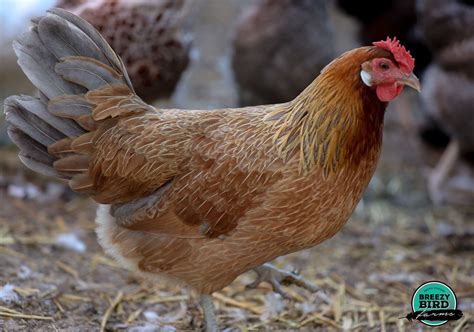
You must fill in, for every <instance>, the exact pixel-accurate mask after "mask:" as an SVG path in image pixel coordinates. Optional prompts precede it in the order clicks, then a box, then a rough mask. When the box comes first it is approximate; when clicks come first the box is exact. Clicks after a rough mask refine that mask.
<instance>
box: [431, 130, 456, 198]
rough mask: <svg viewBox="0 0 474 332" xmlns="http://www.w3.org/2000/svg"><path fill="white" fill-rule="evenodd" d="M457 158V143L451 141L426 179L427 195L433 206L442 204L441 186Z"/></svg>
mask: <svg viewBox="0 0 474 332" xmlns="http://www.w3.org/2000/svg"><path fill="white" fill-rule="evenodd" d="M458 156H459V143H458V142H457V141H456V140H454V139H453V140H452V141H451V142H450V143H449V145H448V147H447V148H446V150H445V151H444V152H443V155H442V156H441V158H440V160H439V162H438V164H437V165H436V167H435V168H434V169H433V170H432V171H431V174H430V175H429V177H428V193H429V195H430V198H431V200H432V201H433V203H434V204H436V205H438V204H441V203H442V202H443V196H444V195H443V193H442V188H441V187H442V185H443V184H444V183H445V181H446V178H447V177H448V175H449V173H450V172H451V170H452V169H453V167H454V165H455V164H456V161H457V159H458Z"/></svg>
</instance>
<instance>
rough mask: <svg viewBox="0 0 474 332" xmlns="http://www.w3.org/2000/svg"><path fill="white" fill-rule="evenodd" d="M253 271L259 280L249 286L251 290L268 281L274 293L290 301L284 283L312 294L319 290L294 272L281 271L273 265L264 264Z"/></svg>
mask: <svg viewBox="0 0 474 332" xmlns="http://www.w3.org/2000/svg"><path fill="white" fill-rule="evenodd" d="M253 270H254V271H255V272H256V273H257V279H255V281H254V282H253V283H251V284H250V285H248V287H250V288H255V287H257V286H258V285H259V284H260V283H261V282H262V281H266V282H268V283H269V284H270V285H272V288H273V291H274V292H276V293H278V294H280V295H281V296H282V297H284V298H286V299H290V298H291V297H290V296H289V295H288V294H286V293H285V291H284V290H283V289H282V288H281V284H282V283H284V284H295V285H297V286H299V287H302V288H305V289H307V290H309V291H311V292H316V291H317V290H318V288H317V287H316V286H315V285H312V284H310V283H308V282H307V281H306V280H304V279H303V278H302V277H301V276H299V275H298V274H296V273H294V272H288V271H285V270H280V269H278V268H276V267H275V266H273V265H271V264H263V265H262V266H259V267H256V268H254V269H253Z"/></svg>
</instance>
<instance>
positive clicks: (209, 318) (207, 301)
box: [201, 294, 219, 332]
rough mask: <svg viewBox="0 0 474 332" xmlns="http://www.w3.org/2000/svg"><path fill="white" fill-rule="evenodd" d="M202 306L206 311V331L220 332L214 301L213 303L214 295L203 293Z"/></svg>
mask: <svg viewBox="0 0 474 332" xmlns="http://www.w3.org/2000/svg"><path fill="white" fill-rule="evenodd" d="M201 306H202V310H203V311H204V323H205V326H206V332H218V331H219V328H218V327H217V321H216V314H215V312H214V310H215V309H214V303H212V295H205V294H202V295H201Z"/></svg>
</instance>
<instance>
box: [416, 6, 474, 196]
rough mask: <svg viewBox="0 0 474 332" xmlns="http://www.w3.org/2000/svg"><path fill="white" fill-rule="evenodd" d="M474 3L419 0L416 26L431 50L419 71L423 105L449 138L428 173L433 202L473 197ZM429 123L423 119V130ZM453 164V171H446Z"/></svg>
mask: <svg viewBox="0 0 474 332" xmlns="http://www.w3.org/2000/svg"><path fill="white" fill-rule="evenodd" d="M473 4H474V3H471V5H469V4H468V2H461V1H456V0H449V1H439V0H424V1H419V3H418V11H419V17H420V19H419V22H420V29H421V31H422V32H423V36H424V38H425V40H426V43H427V44H428V45H429V46H430V48H431V50H432V51H433V54H434V55H435V61H434V62H433V64H432V65H430V67H429V68H428V69H427V71H426V72H425V74H424V75H423V81H424V82H425V83H426V84H425V89H424V91H423V93H422V94H421V99H422V105H423V110H424V111H425V112H426V113H427V114H428V116H429V117H430V118H431V119H433V120H434V122H435V123H436V127H440V128H441V130H442V131H443V132H444V133H447V134H448V136H449V137H450V138H451V140H450V142H449V145H448V147H447V148H446V149H445V152H444V153H443V155H442V157H441V158H440V160H439V162H438V164H437V166H436V167H435V168H434V170H433V171H432V172H431V174H430V175H429V177H428V191H429V194H430V197H431V199H432V201H433V202H434V203H435V204H440V203H443V202H451V203H463V204H472V203H473V202H474V167H473V164H472V161H473V158H472V156H473V155H474V132H473V128H474V110H473V107H472V105H474V6H473ZM431 123H432V122H431ZM432 127H433V126H432V125H429V126H428V125H427V124H426V123H425V124H423V130H424V131H426V128H430V129H431V128H432ZM469 156H470V158H469ZM455 170H456V172H454V173H455V176H450V173H453V171H455Z"/></svg>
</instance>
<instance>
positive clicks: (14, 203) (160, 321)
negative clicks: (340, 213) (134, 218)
mask: <svg viewBox="0 0 474 332" xmlns="http://www.w3.org/2000/svg"><path fill="white" fill-rule="evenodd" d="M205 3H206V4H207V5H206V6H209V7H206V6H203V7H201V8H199V10H198V11H197V14H196V15H197V17H198V19H196V21H198V22H200V23H199V24H197V25H196V26H197V27H198V28H196V30H195V33H196V36H195V38H196V40H197V41H199V43H200V47H201V53H200V55H199V57H197V58H196V59H195V60H194V61H195V64H194V66H193V67H192V68H191V70H190V71H189V72H188V73H187V74H186V76H185V77H184V79H183V82H182V83H181V85H180V87H179V88H178V91H177V92H176V94H175V96H174V97H173V99H172V100H171V101H169V103H170V104H174V105H179V106H182V107H187V106H191V105H197V106H200V105H201V104H199V103H198V102H200V103H203V102H202V100H203V99H204V98H208V99H207V100H208V103H207V104H206V105H205V106H203V107H218V106H227V104H230V105H231V104H232V103H235V90H234V89H233V85H232V77H231V73H230V72H229V71H228V66H227V65H228V47H216V46H214V50H213V51H212V52H210V53H202V52H203V51H202V48H204V47H205V46H202V45H205V44H206V43H208V45H210V44H212V43H213V40H212V39H210V40H209V38H208V37H207V39H206V36H208V33H209V31H210V30H216V29H215V28H213V25H212V24H217V23H215V22H214V21H213V20H212V19H210V18H209V17H213V15H215V16H216V17H217V16H218V17H220V19H219V21H221V22H220V23H219V24H220V26H228V28H227V30H225V29H222V30H221V32H220V33H221V35H220V36H221V37H220V39H217V41H215V40H214V42H215V43H223V44H225V43H228V35H229V34H230V31H231V24H233V23H232V22H234V21H235V19H234V18H235V16H236V11H237V9H238V8H240V7H239V5H238V4H237V2H236V1H230V2H229V3H228V5H226V6H223V5H220V4H222V2H219V1H217V0H216V1H214V0H213V1H211V0H209V1H207V2H205ZM229 4H230V5H229ZM213 11H214V12H213ZM216 12H218V13H219V15H217V14H216ZM205 17H207V18H206V19H204V18H205ZM199 18H201V19H202V20H201V21H200V20H199ZM202 22H207V23H202ZM194 24H196V23H194ZM209 54H211V55H209ZM218 59H221V60H220V62H219V61H218ZM226 66H227V67H226ZM226 68H227V69H226ZM203 75H205V76H204V77H205V79H203ZM197 77H200V79H197ZM212 87H218V89H213V88H212ZM402 101H405V102H401V103H400V102H399V103H398V104H396V105H395V106H394V107H392V108H391V109H390V110H389V111H388V114H387V121H386V128H385V136H384V148H383V154H382V159H381V162H380V165H379V167H378V169H377V172H376V175H375V176H374V179H373V180H372V182H371V184H370V186H369V188H368V190H367V192H366V194H365V195H364V198H363V200H362V202H361V204H360V205H359V207H358V208H357V210H356V212H355V213H354V215H353V216H352V218H351V220H350V221H349V222H348V224H347V225H346V226H345V227H344V228H343V230H342V231H341V232H339V233H338V234H337V235H336V236H335V237H334V238H332V239H330V240H328V241H326V242H325V243H323V244H322V245H320V246H318V247H316V248H313V249H310V250H306V251H302V252H298V253H295V254H292V255H289V256H286V257H281V258H279V259H277V260H276V261H275V262H274V263H275V264H276V265H278V266H279V267H281V268H286V269H296V270H298V271H300V272H301V274H302V276H304V277H305V278H306V279H307V280H308V281H311V282H313V283H314V284H316V285H317V286H318V288H319V290H318V291H317V292H316V293H313V294H312V293H310V292H308V291H306V290H302V289H299V288H297V287H295V286H288V287H286V286H285V290H286V291H287V292H288V294H290V296H291V297H292V300H286V299H282V298H281V297H279V296H277V295H275V294H274V293H272V292H271V291H270V287H269V286H268V285H266V284H263V285H261V286H260V287H259V288H257V289H247V287H246V285H247V284H249V283H250V282H251V281H252V280H253V278H254V274H253V273H252V272H248V273H246V274H244V275H243V276H241V277H239V278H238V279H237V280H236V281H235V282H234V283H232V284H231V285H230V286H228V287H226V288H225V289H224V290H222V291H221V292H218V293H216V294H214V302H215V305H216V307H217V317H218V321H219V323H220V326H221V327H222V328H225V329H226V330H227V331H246V330H308V331H309V330H311V331H313V330H316V331H327V330H329V331H332V330H355V331H410V330H430V329H431V328H428V327H425V326H423V325H421V324H420V323H418V322H409V321H407V320H406V319H403V318H400V317H404V316H405V315H406V314H408V313H409V312H410V311H411V308H410V301H411V296H412V293H413V292H414V290H415V289H416V288H417V287H418V286H419V285H420V284H421V283H423V282H425V281H429V280H440V281H443V282H446V283H447V284H449V285H450V286H451V287H452V288H453V289H454V290H455V292H456V295H457V298H458V302H459V305H458V308H459V309H461V310H462V311H463V312H464V316H463V318H462V319H461V320H458V321H454V322H450V323H448V324H446V325H444V326H443V327H441V328H437V329H436V330H437V331H452V330H457V331H472V330H474V322H473V316H474V207H473V206H450V205H446V206H441V207H435V206H433V205H432V204H431V202H430V201H429V199H428V196H427V194H426V188H425V186H426V184H425V176H426V173H427V171H428V168H429V165H432V164H433V161H434V159H433V158H435V157H433V156H436V154H432V153H427V152H426V150H425V149H423V148H422V146H421V144H420V143H419V140H418V138H417V136H416V132H415V130H413V129H412V128H410V126H406V125H403V124H404V123H405V122H404V121H401V120H400V119H402V117H401V116H400V112H398V111H399V110H400V109H401V108H409V109H410V110H411V111H413V112H415V113H416V110H417V103H416V102H415V101H414V98H413V95H405V96H404V97H403V99H402ZM197 106H196V107H197ZM0 155H1V158H0V329H1V330H5V331H13V330H19V331H20V330H21V331H31V330H36V331H57V330H64V331H99V330H110V331H158V330H159V331H175V330H199V329H201V328H202V312H201V309H200V307H199V305H198V302H197V300H196V299H195V298H193V297H191V296H190V295H189V293H188V292H187V291H186V290H184V289H181V288H178V287H173V286H172V285H171V286H170V285H165V284H151V283H150V282H149V281H146V280H142V279H140V278H137V277H136V276H134V275H133V274H132V273H130V272H128V271H126V270H124V269H123V268H121V267H120V266H118V264H117V263H115V262H114V261H113V260H112V259H111V258H109V257H107V256H106V255H105V254H104V252H103V251H102V249H101V248H100V246H99V245H98V243H97V240H96V235H95V232H94V214H95V204H94V203H93V202H92V201H90V200H89V199H87V198H84V197H79V196H77V195H75V194H73V193H71V192H70V191H69V190H68V189H67V188H66V187H65V186H64V184H62V183H55V182H51V180H50V179H46V178H43V177H38V176H36V175H34V174H33V173H31V172H29V171H27V170H26V169H25V168H24V167H22V166H21V165H20V162H19V160H18V158H17V157H16V151H15V149H13V148H11V147H5V148H2V149H1V150H0ZM2 286H3V288H2ZM5 286H6V287H5Z"/></svg>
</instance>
